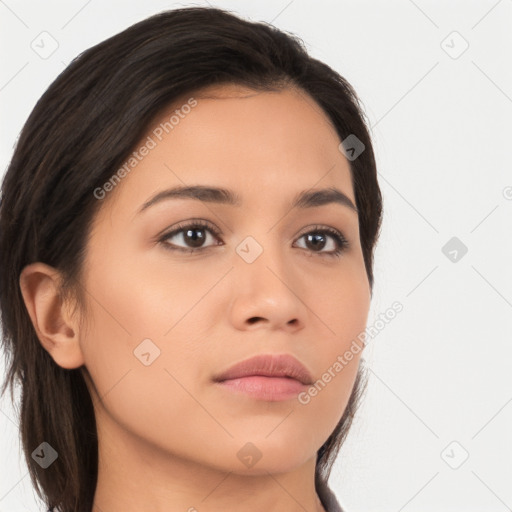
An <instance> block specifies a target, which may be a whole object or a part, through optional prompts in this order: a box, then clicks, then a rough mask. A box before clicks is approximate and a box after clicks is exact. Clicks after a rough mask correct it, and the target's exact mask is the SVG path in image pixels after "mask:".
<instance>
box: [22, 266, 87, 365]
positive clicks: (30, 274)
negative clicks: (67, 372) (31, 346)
mask: <svg viewBox="0 0 512 512" xmlns="http://www.w3.org/2000/svg"><path fill="white" fill-rule="evenodd" d="M60 279H61V276H60V274H59V272H58V271H57V270H56V269H54V268H53V267H50V266H48V265H46V264H44V263H40V262H37V263H32V264H30V265H27V266H26V267H25V268H24V269H23V270H22V272H21V274H20V279H19V284H20V288H21V294H22V295H23V300H24V301H25V306H26V308H27V311H28V314H29V315H30V318H31V320H32V324H33V325H34V329H35V331H36V334H37V337H38V338H39V341H40V342H41V345H42V346H43V347H44V349H45V350H46V351H47V352H48V353H49V354H50V355H51V357H52V358H53V360H54V361H55V363H57V364H58V365H59V366H61V367H62V368H68V369H72V368H78V367H80V366H82V365H83V364H84V357H83V353H82V350H81V347H80V343H79V330H78V321H77V320H75V319H72V318H71V309H70V307H69V306H68V305H67V304H64V303H63V302H62V300H61V297H60V295H59V293H58V285H59V282H60Z"/></svg>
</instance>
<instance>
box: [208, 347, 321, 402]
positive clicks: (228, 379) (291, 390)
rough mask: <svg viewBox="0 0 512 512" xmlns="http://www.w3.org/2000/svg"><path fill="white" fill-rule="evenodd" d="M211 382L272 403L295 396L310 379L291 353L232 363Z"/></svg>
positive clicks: (307, 372) (309, 383)
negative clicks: (232, 364)
mask: <svg viewBox="0 0 512 512" xmlns="http://www.w3.org/2000/svg"><path fill="white" fill-rule="evenodd" d="M213 381H214V382H215V383H216V384H218V385H219V386H221V388H222V389H224V390H227V391H230V392H234V393H242V394H245V395H248V396H250V397H252V398H254V399H257V400H264V401H270V402H274V401H281V400H289V399H292V398H295V397H296V396H297V394H299V393H301V392H302V391H304V390H305V389H307V387H308V386H310V385H311V384H312V383H313V378H312V376H311V374H310V372H309V371H308V370H307V368H306V367H305V366H304V365H303V364H302V363H300V362H299V361H298V360H297V359H296V358H295V357H293V356H292V355H288V354H282V355H275V354H262V355H258V356H256V357H252V358H250V359H246V360H245V361H242V362H241V363H238V364H235V365H234V366H232V367H231V368H229V369H228V370H227V371H225V372H223V373H221V374H220V375H218V376H216V377H214V379H213Z"/></svg>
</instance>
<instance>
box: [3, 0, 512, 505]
mask: <svg viewBox="0 0 512 512" xmlns="http://www.w3.org/2000/svg"><path fill="white" fill-rule="evenodd" d="M211 4H212V5H216V6H219V7H224V8H228V9H232V10H233V11H235V12H237V13H239V14H240V15H242V16H243V17H246V18H249V19H251V20H254V21H259V20H262V21H268V22H272V23H273V24H275V25H276V26H278V27H279V28H281V29H284V30H286V31H289V32H293V33H295V34H297V35H299V36H300V37H301V38H302V39H303V40H304V42H305V43H306V45H307V48H308V49H309V51H310V52H311V54H312V55H313V56H315V57H316V58H319V59H321V60H323V61H325V62H326V63H327V64H329V65H331V66H332V67H334V68H335V69H336V70H337V71H338V72H339V73H341V74H342V75H343V76H344V77H345V78H347V79H348V81H349V82H350V83H351V84H352V85H353V86H354V87H355V89H356V91H357V92H358V94H359V96H360V97H361V98H362V101H363V103H364V106H365V109H366V112H367V114H368V116H369V118H370V120H371V124H372V134H373V140H374V145H375V146H374V149H375V151H376V156H377V163H378V170H379V180H380V185H381V189H382V192H383V195H384V211H385V213H384V224H383V229H382V235H381V238H380V241H379V246H378V249H377V253H376V262H375V279H376V281H375V290H374V298H373V302H372V308H371V312H370V317H369V320H368V324H369V325H370V324H372V323H373V322H374V320H375V319H377V317H378V315H379V314H380V313H382V312H384V311H385V310H386V309H388V308H389V307H390V306H391V304H392V303H393V302H394V301H396V300H398V301H400V302H401V303H402V304H403V307H404V309H403V311H402V312H401V313H399V314H398V315H397V316H396V318H395V319H394V320H392V321H391V322H390V323H389V324H387V325H386V326H385V328H384V329H382V330H381V331H380V332H379V334H378V335H377V336H376V337H374V338H373V339H372V340H371V342H370V344H369V346H368V347H367V349H366V350H365V352H364V358H365V359H366V362H367V365H368V366H369V367H370V368H371V374H370V375H371V378H370V384H369V387H368V392H367V394H366V398H365V402H364V405H363V406H362V408H361V409H360V411H359V415H358V417H357V420H356V422H355V424H354V426H353V430H352V431H351V433H350V435H349V438H348V440H347V442H346V444H345V445H344V446H343V448H342V450H341V453H340V457H339V459H338V461H337V464H336V466H335V468H334V470H333V473H332V475H331V480H330V484H331V487H332V489H333V490H334V492H335V493H336V495H337V496H338V499H339V501H340V503H341V505H342V506H344V507H345V508H346V509H347V511H348V512H356V511H365V512H373V511H378V512H384V511H390V512H401V511H404V512H419V511H425V510H432V511H434V510H435V511H436V512H442V511H462V510H464V511H465V512H472V511H475V512H476V511H479V512H480V511H482V510H485V511H487V512H501V511H505V510H508V509H510V508H511V507H512V486H511V485H510V484H511V481H512V441H511V432H512V429H511V426H512V379H511V372H510V369H511V363H512V339H511V335H510V331H511V327H512V271H511V270H510V263H511V261H512V258H511V256H512V200H511V199H512V188H511V187H512V167H511V156H510V151H511V147H512V144H511V135H512V126H511V119H512V30H511V28H512V1H511V0H501V1H496V0H489V1H487V0H485V1H483V0H482V1H478V2H476V1H472V2H468V1H458V2H456V1H449V2H446V1H445V2H441V1H439V2H434V1H432V0H429V1H427V0H416V1H412V0H400V1H398V0H395V1H387V2H378V1H373V2H370V1H359V2H356V1H351V2H348V1H337V2H335V1H331V2H329V1H315V2H312V1H310V2H307V1H305V0H292V1H291V2H290V1H289V0H282V1H281V0H280V1H274V2H270V1H265V2H263V1H260V2H248V1H239V2H234V1H233V2H227V1H220V2H213V1H212V2H211ZM190 5H206V4H204V3H203V4H202V3H201V2H198V3H196V4H192V3H171V2H164V1H156V0H146V1H145V2H121V1H110V2H104V1H103V2H99V1H98V0H96V1H94V0H92V1H91V0H90V1H89V2H85V1H78V0H75V1H67V2H64V1H61V2H55V1H51V2H50V1H46V2H36V1H25V2H16V1H14V0H4V1H0V26H1V41H0V48H1V49H2V50H1V62H0V70H1V75H0V108H1V119H2V122H1V135H0V169H1V172H2V174H3V173H4V172H5V170H6V168H7V165H8V163H9V160H10V158H11V156H12V152H13V146H14V143H15V141H16V138H17V136H18V133H19V131H20V130H21V128H22V126H23V124H24V122H25V120H26V118H27V116H28V115H29V113H30V111H31V110H32V108H33V106H34V105H35V102H36V101H37V100H38V98H39V97H40V96H41V94H42V93H43V92H44V91H45V89H46V88H47V87H48V85H49V84H50V83H51V82H52V81H53V80H54V79H55V78H56V76H57V75H58V74H59V73H60V72H61V71H62V70H63V68H64V67H65V66H66V65H67V64H68V63H69V62H70V61H71V59H72V58H74V57H75V56H76V55H78V54H79V53H80V52H81V51H83V50H85V49H87V48H89V47H90V46H92V45H94V44H96V43H98V42H100V41H102V40H104V39H106V38H107V37H109V36H111V35H113V34H115V33H118V32H119V31H121V30H122V29H124V28H126V27H128V26H129V25H131V24H133V23H135V22H137V21H140V20H142V19H143V18H145V17H147V16H149V15H151V14H154V13H156V12H159V11H161V10H164V9H168V8H175V7H181V6H190ZM43 31H47V32H48V33H49V34H51V36H52V37H53V38H54V39H55V40H56V41H57V42H58V45H59V46H58V48H57V50H56V51H55V52H54V53H53V54H52V55H51V56H49V57H48V58H47V59H43V58H41V57H40V56H39V55H38V54H37V53H35V51H34V50H33V49H32V48H31V43H32V41H34V40H35V39H36V38H37V37H38V36H39V34H40V33H41V32H43ZM454 31H456V32H458V33H459V34H460V36H461V37H462V38H464V40H466V41H467V43H468V44H469V47H468V48H467V50H466V51H464V52H463V53H462V54H460V55H459V52H460V51H461V50H462V49H463V41H462V39H461V38H460V36H457V35H456V34H455V35H454V34H453V32H454ZM443 41H445V42H444V43H443ZM450 53H451V55H450ZM455 57H456V58H455ZM507 187H508V188H507ZM507 198H508V199H507ZM452 237H457V238H458V239H459V240H460V241H461V242H462V243H464V245H465V246H466V247H467V248H468V252H467V253H466V254H465V255H464V256H463V257H462V258H460V253H459V259H458V261H456V262H453V261H450V259H448V257H447V256H445V254H444V253H443V252H442V248H443V246H444V245H445V244H446V243H447V242H448V241H449V240H450V239H451V238H452ZM0 364H1V363H0ZM0 371H1V372H2V375H3V368H2V367H0ZM17 435H18V427H17V424H16V421H15V419H14V413H13V411H12V408H11V406H10V403H9V400H8V395H6V397H4V399H3V401H2V402H0V450H1V458H2V462H1V467H0V512H18V511H19V512H21V511H35V510H42V507H41V504H40V503H38V501H37V500H36V498H35V497H34V492H33V490H32V487H31V484H30V480H29V477H28V474H27V468H26V466H25V464H24V462H23V461H22V457H21V453H20V448H19V442H18V440H17ZM453 441H456V442H457V443H458V444H455V445H453V444H452V445H450V446H449V448H448V449H446V447H447V446H448V445H449V444H450V443H452V442H453ZM465 452H467V454H469V458H468V459H467V460H466V461H465V462H464V463H463V464H462V465H460V467H458V469H453V468H452V467H450V465H449V464H448V462H449V463H450V464H451V465H452V466H457V465H459V464H460V463H461V462H462V460H463V458H462V457H463V455H464V454H465ZM443 454H444V455H443Z"/></svg>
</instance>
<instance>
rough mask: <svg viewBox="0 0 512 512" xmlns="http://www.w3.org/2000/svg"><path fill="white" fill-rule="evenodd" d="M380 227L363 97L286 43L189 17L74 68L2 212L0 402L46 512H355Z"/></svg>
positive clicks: (295, 44) (25, 149)
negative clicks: (345, 467) (351, 494)
mask: <svg viewBox="0 0 512 512" xmlns="http://www.w3.org/2000/svg"><path fill="white" fill-rule="evenodd" d="M381 210H382V199H381V194H380V189H379V186H378V183H377V173H376V166H375V160H374V154H373V150H372V145H371V140H370V136H369V134H368V130H367V123H366V121H365V117H364V114H363V111H362V109H361V107H360V105H359V100H358V99H357V96H356V94H355V92H354V90H353V89H352V87H351V86H350V85H349V84H348V83H347V82H346V81H345V80H344V79H343V78H342V77H341V76H340V75H338V74H337V73H336V72H335V71H333V70H332V69H330V68H329V67H328V66H327V65H325V64H323V63H321V62H319V61H317V60H315V59H313V58H311V57H310V56H308V54H307V53H306V51H305V50H304V48H303V46H302V45H301V44H300V42H299V40H297V39H296V38H294V37H293V36H291V35H287V34H284V33H283V32H280V31H279V30H277V29H276V28H274V27H272V26H270V25H267V24H263V23H252V22H248V21H244V20H241V19H239V18H238V17H236V16H234V15H232V14H230V13H228V12H226V11H223V10H220V9H216V8H199V7H194V8H184V9H177V10H173V11H168V12H162V13H160V14H158V15H155V16H152V17H151V18H148V19H146V20H144V21H142V22H140V23H137V24H135V25H133V26H131V27H129V28H128V29H126V30H125V31H123V32H121V33H120V34H117V35H115V36H114V37H111V38H110V39H108V40H106V41H104V42H102V43H100V44H98V45H96V46H95V47H93V48H90V49H89V50H87V51H85V52H84V53H83V54H81V55H80V56H79V57H78V58H77V59H75V60H74V61H73V62H72V63H71V64H70V65H69V66H68V68H67V69H66V70H64V71H63V73H62V74H61V75H60V76H59V77H58V78H57V79H56V80H55V82H54V83H53V84H52V85H51V86H50V87H49V88H48V90H47V91H46V92H45V93H44V95H43V96H42V98H41V99H40V100H39V102H38V104H37V105H36V107H35V108H34V110H33V112H32V113H31V115H30V117H29V119H28V120H27V123H26V125H25V126H24V128H23V131H22V133H21V135H20V137H19V141H18V143H17V146H16V149H15V152H14V155H13V158H12V161H11V164H10V166H9V168H8V170H7V173H6V175H5V178H4V181H3V185H2V203H1V209H0V228H1V231H0V233H1V238H0V269H1V270H0V284H1V287H0V307H1V311H2V325H3V343H4V348H5V350H6V353H7V354H8V356H9V362H8V374H7V379H6V382H5V384H4V388H3V392H5V389H6V387H7V385H10V386H11V391H12V386H13V385H14V383H15V382H19V383H20V384H21V400H22V403H21V410H20V432H21V438H22V446H23V450H24V453H25V457H26V460H27V463H28V467H29V470H30V473H31V478H32V481H33V484H34V485H35V487H36V489H37V491H38V493H39V496H40V497H41V498H42V499H43V500H44V501H45V503H46V504H47V506H48V507H49V508H54V509H55V510H58V511H62V512H71V511H87V512H90V511H93V512H102V511H103V512H106V511H108V512H117V511H123V512H131V511H135V510H137V511H141V510H152V511H155V512H159V511H164V510H165V511H168V510H188V511H195V510H197V511H217V510H219V511H220V510H223V511H224V510H238V511H259V510H266V511H274V510H279V511H282V510H289V511H295V510H310V511H328V512H332V511H340V510H342V509H341V507H340V505H339V503H338V501H337V499H336V497H335V496H334V494H333V493H332V491H331V490H330V489H329V486H328V484H327V480H328V477H329V473H330V470H331V467H332V464H333V462H334V460H335V457H336V455H337V453H338V451H339V448H340V446H341V444H342V443H343V441H344V439H345V437H346V435H347V433H348V430H349V427H350V424H351V421H352V418H353V415H354V413H355V410H356V408H357V405H358V401H359V399H360V396H361V394H362V391H363V388H364V384H365V380H364V378H363V377H364V374H363V367H362V365H361V361H360V357H361V351H362V342H361V333H363V332H364V330H365V325H366V319H367V313H368V310H369V306H370V300H371V295H372V289H373V272H372V266H373V251H374V248H375V244H376V241H377V238H378V234H379V228H380V223H381V214H382V211H381ZM354 340H360V341H359V344H357V343H356V344H354ZM354 347H357V348H354ZM340 355H344V357H342V356H340ZM348 355H350V357H348ZM340 357H341V359H340ZM341 361H343V364H342V363H341Z"/></svg>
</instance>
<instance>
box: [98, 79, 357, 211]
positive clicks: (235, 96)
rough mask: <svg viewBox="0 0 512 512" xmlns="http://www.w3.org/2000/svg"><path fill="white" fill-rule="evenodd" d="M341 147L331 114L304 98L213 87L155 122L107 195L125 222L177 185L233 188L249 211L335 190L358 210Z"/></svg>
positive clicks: (186, 98)
mask: <svg viewBox="0 0 512 512" xmlns="http://www.w3.org/2000/svg"><path fill="white" fill-rule="evenodd" d="M191 98H193V100H192V101H190V100H191ZM339 143H340V140H339V137H338V135H337V133H336V131H335V129H334V126H333V125H332V123H331V122H330V120H329V119H328V117H327V116H326V114H325V113H324V112H323V110H322V109H321V108H320V106H319V105H318V104H317V103H316V102H315V101H314V100H313V99H312V98H311V97H310V96H308V95H307V94H306V93H305V92H303V91H299V90H297V89H294V88H286V89H283V90H280V91H275V92H274V91H264V92H262V91H254V90H252V89H247V88H245V87H241V86H236V85H225V86H215V87H210V88H207V89H203V90H202V91H200V92H198V93H196V94H193V95H188V96H184V97H182V98H181V99H180V100H179V101H176V102H174V103H173V105H172V107H169V108H166V109H165V110H164V111H162V112H161V113H160V114H159V115H158V116H157V117H156V118H155V119H154V121H153V122H152V124H151V126H150V127H149V129H148V130H147V133H146V134H145V135H144V137H142V139H141V141H140V143H139V144H138V145H137V146H136V148H134V150H135V152H137V153H138V154H139V158H138V159H137V161H136V162H132V163H133V164H134V165H133V168H131V169H130V171H129V172H128V173H125V177H123V178H122V179H121V181H120V183H119V184H117V185H116V187H115V189H114V190H113V191H112V192H109V193H108V194H111V195H115V196H116V198H115V201H114V203H113V204H114V205H116V208H122V209H123V211H124V213H125V214H126V215H128V213H129V212H130V211H131V212H132V214H133V213H135V212H136V211H137V210H138V209H139V208H140V206H141V205H142V204H143V203H144V202H145V201H146V200H147V199H148V197H149V196H151V195H153V194H155V193H157V192H158V191H160V190H163V189H165V188H170V187H174V186H177V185H179V186H184V185H199V184H203V185H210V186H217V187H223V188H229V189H232V190H235V191H236V192H237V195H239V196H240V197H241V198H242V202H243V205H244V206H247V207H253V206H260V207H261V206H264V207H265V208H267V207H272V205H276V204H279V203H282V202H283V201H286V200H288V199H291V198H292V197H294V196H295V195H296V194H297V192H300V191H302V190H306V189H310V188H326V187H332V186H335V187H336V188H338V189H340V190H342V191H343V192H344V193H345V194H346V195H347V196H349V197H350V198H351V199H352V200H353V202H354V203H355V198H354V193H353V189H352V180H351V173H350V166H349V162H348V161H347V159H346V158H345V156H344V155H343V153H342V152H341V151H340V150H339V149H338V146H339ZM144 146H146V147H147V148H150V149H149V150H146V151H143V150H142V148H143V147H144ZM142 152H144V156H142V157H141V156H140V154H141V153H142ZM108 198H109V197H107V199H108ZM110 198H112V197H110Z"/></svg>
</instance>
